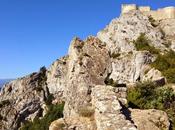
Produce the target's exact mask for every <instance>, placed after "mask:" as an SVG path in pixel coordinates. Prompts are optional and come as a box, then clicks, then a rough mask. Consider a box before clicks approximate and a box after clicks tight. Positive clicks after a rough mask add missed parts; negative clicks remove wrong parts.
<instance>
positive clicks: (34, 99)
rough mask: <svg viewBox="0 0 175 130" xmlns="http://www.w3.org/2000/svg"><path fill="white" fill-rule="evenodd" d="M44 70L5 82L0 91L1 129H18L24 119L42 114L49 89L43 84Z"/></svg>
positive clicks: (44, 78)
mask: <svg viewBox="0 0 175 130" xmlns="http://www.w3.org/2000/svg"><path fill="white" fill-rule="evenodd" d="M45 73H46V70H45V69H44V68H42V69H41V70H40V72H38V73H33V74H31V75H29V76H26V77H24V78H21V79H17V80H14V81H12V82H10V83H9V84H6V85H5V86H4V88H3V89H2V91H1V93H0V101H1V102H0V116H1V120H0V128H1V130H10V129H12V130H13V129H14V130H16V129H18V128H19V127H20V126H21V124H22V123H23V122H24V121H25V120H33V119H34V118H35V117H36V116H39V117H40V116H42V111H43V109H44V108H43V106H44V104H45V103H44V102H45V101H46V100H47V98H48V95H49V91H48V88H47V86H46V84H45V80H46V75H45Z"/></svg>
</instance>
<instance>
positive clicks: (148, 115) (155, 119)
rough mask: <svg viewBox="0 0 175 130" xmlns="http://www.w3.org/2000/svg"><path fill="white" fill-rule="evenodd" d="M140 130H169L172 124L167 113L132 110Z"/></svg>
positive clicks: (133, 117) (132, 115)
mask: <svg viewBox="0 0 175 130" xmlns="http://www.w3.org/2000/svg"><path fill="white" fill-rule="evenodd" d="M130 110H131V117H132V119H133V121H134V123H135V125H136V126H137V128H138V130H169V127H170V123H169V120H168V116H167V114H166V113H165V112H163V111H160V110H154V109H151V110H139V109H130Z"/></svg>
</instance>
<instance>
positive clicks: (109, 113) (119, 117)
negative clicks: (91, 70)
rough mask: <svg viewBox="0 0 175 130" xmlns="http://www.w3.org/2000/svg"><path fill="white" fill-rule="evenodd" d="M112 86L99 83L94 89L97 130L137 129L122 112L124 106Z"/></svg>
mask: <svg viewBox="0 0 175 130" xmlns="http://www.w3.org/2000/svg"><path fill="white" fill-rule="evenodd" d="M113 90H114V89H113V87H112V86H102V85H98V86H95V87H94V88H93V89H92V104H93V105H94V107H95V115H94V116H95V121H96V125H97V130H137V129H136V127H135V126H134V124H133V123H131V121H129V120H127V119H126V117H125V116H124V114H122V113H121V111H122V107H121V105H120V103H119V101H118V97H117V96H116V94H115V92H114V91H113Z"/></svg>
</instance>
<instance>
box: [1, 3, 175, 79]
mask: <svg viewBox="0 0 175 130" xmlns="http://www.w3.org/2000/svg"><path fill="white" fill-rule="evenodd" d="M122 3H125V4H126V3H136V4H138V5H150V6H152V8H153V9H156V8H161V7H165V6H175V1H174V0H161V1H158V0H0V78H16V77H21V76H24V75H26V74H30V73H31V72H34V71H38V69H39V68H40V67H41V66H46V67H48V66H49V65H50V64H51V63H52V62H53V61H54V60H56V59H58V58H60V57H62V56H64V55H66V54H67V50H68V47H69V44H70V41H71V39H72V38H73V37H75V36H78V37H80V38H82V39H85V38H86V37H87V36H88V35H96V33H97V32H98V31H99V30H101V29H102V28H104V27H105V26H106V24H108V23H109V22H110V21H111V20H112V19H113V18H115V17H117V16H119V14H120V6H121V4H122Z"/></svg>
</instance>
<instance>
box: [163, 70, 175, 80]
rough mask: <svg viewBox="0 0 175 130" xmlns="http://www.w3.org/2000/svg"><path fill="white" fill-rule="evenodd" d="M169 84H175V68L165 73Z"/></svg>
mask: <svg viewBox="0 0 175 130" xmlns="http://www.w3.org/2000/svg"><path fill="white" fill-rule="evenodd" d="M163 75H164V76H165V77H166V79H167V81H168V82H169V83H175V68H169V69H167V70H166V71H164V72H163Z"/></svg>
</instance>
